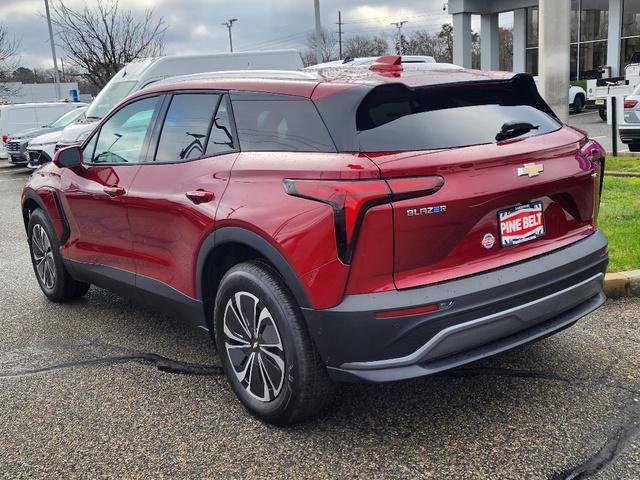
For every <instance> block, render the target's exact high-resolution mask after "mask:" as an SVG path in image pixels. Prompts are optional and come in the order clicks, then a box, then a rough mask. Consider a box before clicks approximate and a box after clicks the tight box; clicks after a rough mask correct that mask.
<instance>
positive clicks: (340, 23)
mask: <svg viewBox="0 0 640 480" xmlns="http://www.w3.org/2000/svg"><path fill="white" fill-rule="evenodd" d="M338 54H339V58H340V60H342V17H341V12H340V10H338Z"/></svg>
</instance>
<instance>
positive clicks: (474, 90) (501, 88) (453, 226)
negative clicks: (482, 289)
mask: <svg viewBox="0 0 640 480" xmlns="http://www.w3.org/2000/svg"><path fill="white" fill-rule="evenodd" d="M530 84H531V85H528V80H527V79H526V78H525V80H521V81H518V82H509V81H498V82H496V81H493V82H479V83H465V84H456V85H438V86H436V87H429V88H418V89H409V88H407V87H405V86H402V85H397V84H395V85H382V86H380V87H376V89H374V90H373V91H372V92H371V93H370V94H369V95H367V97H366V98H365V99H364V100H363V102H362V103H361V105H360V107H359V108H358V112H357V124H358V140H359V144H360V149H361V151H362V152H366V154H367V156H368V157H369V158H370V159H371V160H372V161H373V162H375V163H376V165H377V166H378V167H379V169H380V172H381V176H382V178H385V179H391V178H398V177H422V176H431V175H439V176H441V177H442V178H443V179H444V185H443V186H442V188H441V189H439V190H438V191H436V192H435V193H433V194H432V195H429V196H423V197H418V198H410V199H405V200H399V201H394V202H393V203H392V208H393V249H394V273H393V276H394V282H395V284H396V287H397V288H400V289H402V288H411V287H416V286H420V285H425V284H429V283H434V282H440V281H444V280H448V279H451V278H457V277H460V276H465V275H471V274H474V273H477V272H480V271H484V270H489V269H493V268H498V267H502V266H504V265H507V264H511V263H514V262H518V261H521V260H524V259H526V258H530V257H533V256H536V255H541V254H544V253H547V252H550V251H552V250H555V249H558V248H561V247H563V246H566V245H568V244H570V243H572V242H575V241H577V240H579V239H581V238H584V237H585V236H587V235H590V234H591V233H593V231H594V230H595V219H594V211H595V210H594V205H596V204H597V203H598V201H599V198H597V197H598V189H599V182H600V179H599V178H598V176H596V175H594V172H595V169H597V168H599V164H596V163H594V162H592V161H591V159H590V158H589V159H588V158H586V157H585V154H584V152H585V150H584V149H585V148H587V147H588V144H587V140H586V138H585V135H584V134H583V133H581V132H579V131H577V130H574V129H572V128H571V127H566V126H562V124H561V123H560V122H559V121H558V120H557V118H556V117H555V115H554V114H553V113H552V112H551V111H550V110H549V108H548V107H547V105H546V104H545V103H544V102H543V101H542V99H541V98H540V97H539V95H538V94H537V91H536V90H535V85H534V84H533V80H530Z"/></svg>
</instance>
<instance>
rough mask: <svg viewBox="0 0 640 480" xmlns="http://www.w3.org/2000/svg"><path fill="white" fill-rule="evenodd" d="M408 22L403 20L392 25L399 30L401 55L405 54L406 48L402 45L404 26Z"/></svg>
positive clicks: (399, 50) (399, 51)
mask: <svg viewBox="0 0 640 480" xmlns="http://www.w3.org/2000/svg"><path fill="white" fill-rule="evenodd" d="M407 22H408V20H402V21H401V22H391V25H395V26H396V28H397V29H398V53H399V54H400V55H402V54H403V53H404V47H403V45H402V26H403V25H404V24H405V23H407Z"/></svg>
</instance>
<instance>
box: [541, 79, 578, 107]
mask: <svg viewBox="0 0 640 480" xmlns="http://www.w3.org/2000/svg"><path fill="white" fill-rule="evenodd" d="M534 78H535V81H536V85H538V82H539V78H540V77H534ZM586 102H587V92H585V91H584V88H582V87H580V86H578V85H569V109H570V110H571V111H572V112H573V113H580V112H582V110H584V106H585V104H586Z"/></svg>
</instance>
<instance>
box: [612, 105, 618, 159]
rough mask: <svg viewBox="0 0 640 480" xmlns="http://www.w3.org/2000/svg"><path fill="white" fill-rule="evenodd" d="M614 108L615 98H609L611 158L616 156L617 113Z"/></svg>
mask: <svg viewBox="0 0 640 480" xmlns="http://www.w3.org/2000/svg"><path fill="white" fill-rule="evenodd" d="M617 110H618V109H617V108H616V96H615V95H612V96H611V144H612V146H613V156H614V157H617V156H618V112H617Z"/></svg>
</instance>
